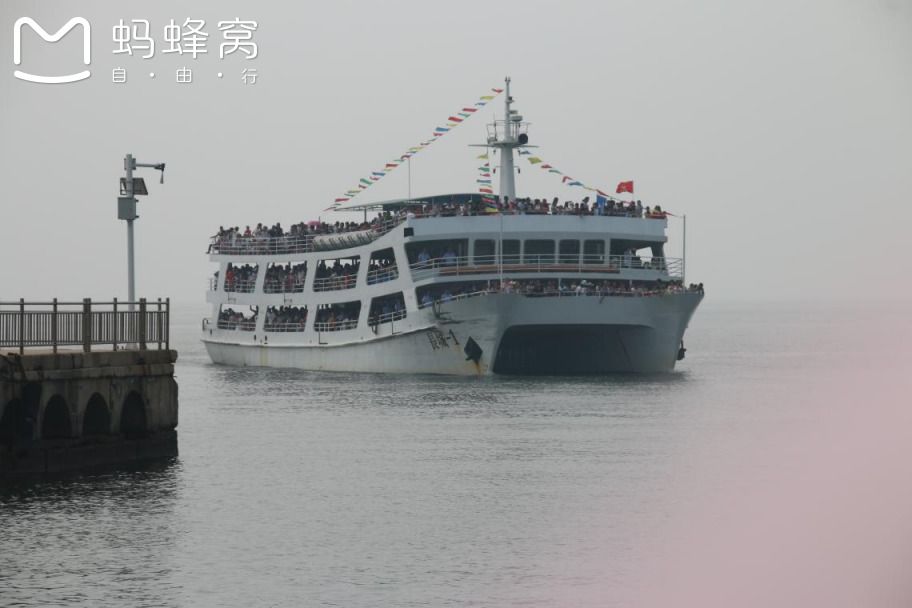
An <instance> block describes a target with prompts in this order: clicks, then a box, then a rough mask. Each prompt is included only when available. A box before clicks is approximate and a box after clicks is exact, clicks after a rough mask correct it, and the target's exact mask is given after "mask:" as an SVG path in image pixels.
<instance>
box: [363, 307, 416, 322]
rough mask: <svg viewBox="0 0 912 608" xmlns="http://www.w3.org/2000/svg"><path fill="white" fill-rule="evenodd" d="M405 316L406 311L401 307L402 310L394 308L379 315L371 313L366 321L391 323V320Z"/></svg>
mask: <svg viewBox="0 0 912 608" xmlns="http://www.w3.org/2000/svg"><path fill="white" fill-rule="evenodd" d="M407 316H408V313H407V312H406V310H405V309H404V308H403V309H402V310H394V311H392V312H386V313H383V314H380V315H371V316H370V318H369V319H368V323H369V324H370V325H382V324H384V323H392V322H393V321H401V320H402V319H404V318H406V317H407Z"/></svg>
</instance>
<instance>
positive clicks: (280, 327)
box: [263, 320, 307, 332]
mask: <svg viewBox="0 0 912 608" xmlns="http://www.w3.org/2000/svg"><path fill="white" fill-rule="evenodd" d="M306 325H307V321H306V320H305V321H301V322H299V323H265V324H264V325H263V331H273V332H300V331H304V329H305V327H306Z"/></svg>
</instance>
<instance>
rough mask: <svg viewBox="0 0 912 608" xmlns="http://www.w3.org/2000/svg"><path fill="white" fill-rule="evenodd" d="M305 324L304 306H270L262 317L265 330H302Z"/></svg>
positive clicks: (305, 313) (305, 312) (305, 309)
mask: <svg viewBox="0 0 912 608" xmlns="http://www.w3.org/2000/svg"><path fill="white" fill-rule="evenodd" d="M306 325H307V307H306V306H270V307H269V308H267V309H266V317H265V318H264V319H263V329H264V330H265V331H304V327H305V326H306Z"/></svg>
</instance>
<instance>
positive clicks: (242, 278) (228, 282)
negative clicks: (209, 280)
mask: <svg viewBox="0 0 912 608" xmlns="http://www.w3.org/2000/svg"><path fill="white" fill-rule="evenodd" d="M216 276H218V273H216ZM256 278H257V267H256V266H254V265H250V264H245V265H243V266H234V265H232V264H228V268H226V269H225V291H233V292H240V293H251V292H252V291H253V287H254V285H255V284H256Z"/></svg>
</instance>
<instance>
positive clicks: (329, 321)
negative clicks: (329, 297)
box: [314, 302, 361, 331]
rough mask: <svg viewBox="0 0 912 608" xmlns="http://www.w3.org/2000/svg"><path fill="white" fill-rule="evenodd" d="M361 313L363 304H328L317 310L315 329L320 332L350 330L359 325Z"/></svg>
mask: <svg viewBox="0 0 912 608" xmlns="http://www.w3.org/2000/svg"><path fill="white" fill-rule="evenodd" d="M360 313H361V302H346V303H344V304H326V305H323V306H321V307H320V308H319V309H318V310H317V317H316V319H315V323H314V329H316V330H318V331H338V330H340V329H348V328H351V327H353V326H355V325H356V324H357V323H358V315H359V314H360Z"/></svg>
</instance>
